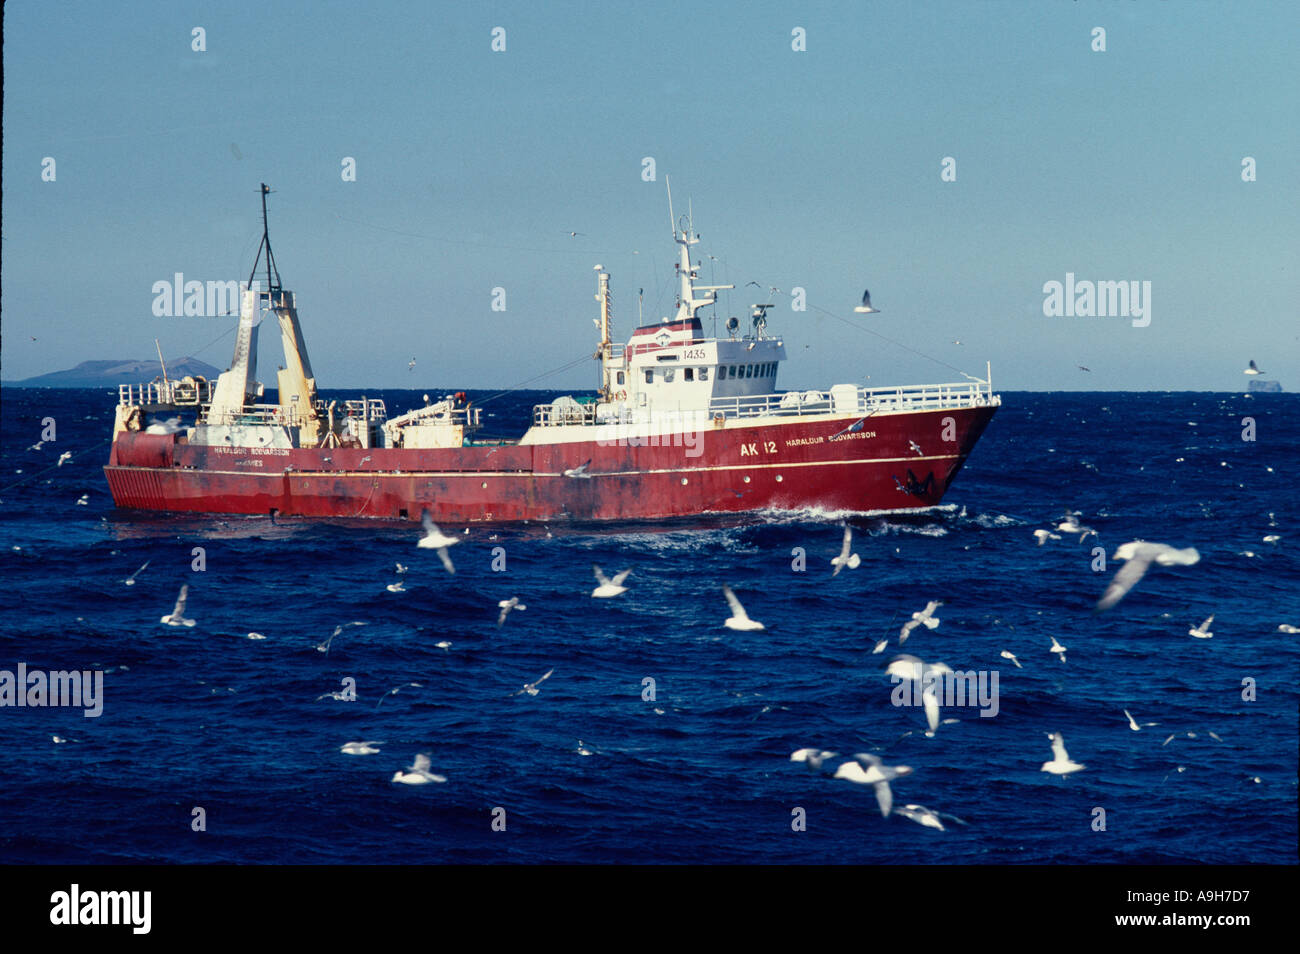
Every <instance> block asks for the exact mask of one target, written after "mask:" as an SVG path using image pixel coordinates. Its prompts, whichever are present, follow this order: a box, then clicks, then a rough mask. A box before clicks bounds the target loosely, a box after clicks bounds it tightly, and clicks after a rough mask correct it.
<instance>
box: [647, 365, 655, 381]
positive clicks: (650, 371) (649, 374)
mask: <svg viewBox="0 0 1300 954" xmlns="http://www.w3.org/2000/svg"><path fill="white" fill-rule="evenodd" d="M645 383H646V384H654V383H655V369H654V368H646V369H645Z"/></svg>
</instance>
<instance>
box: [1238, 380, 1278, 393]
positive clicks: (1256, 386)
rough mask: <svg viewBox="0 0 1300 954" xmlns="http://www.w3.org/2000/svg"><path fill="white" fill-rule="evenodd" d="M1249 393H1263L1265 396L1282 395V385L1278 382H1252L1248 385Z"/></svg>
mask: <svg viewBox="0 0 1300 954" xmlns="http://www.w3.org/2000/svg"><path fill="white" fill-rule="evenodd" d="M1246 390H1247V391H1263V392H1264V393H1265V394H1281V393H1282V385H1281V384H1280V383H1279V382H1277V381H1259V380H1252V381H1250V382H1248V383H1247V384H1246Z"/></svg>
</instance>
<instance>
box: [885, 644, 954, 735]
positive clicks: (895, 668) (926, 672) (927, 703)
mask: <svg viewBox="0 0 1300 954" xmlns="http://www.w3.org/2000/svg"><path fill="white" fill-rule="evenodd" d="M885 674H886V675H888V676H895V677H897V678H899V679H911V680H912V681H914V682H919V683H920V684H921V705H922V706H923V707H924V709H925V721H926V723H927V724H928V725H929V726H930V731H928V732H927V733H926V736H927V737H932V736H933V735H934V732H935V730H936V729H937V728H939V697H938V695H937V694H936V691H935V683H936V681H937V680H936V679H933V678H931V677H932V676H943V675H945V674H947V675H949V676H951V675H952V670H951V669H949V668H948V666H947V665H946V664H944V663H941V662H938V663H927V662H924V661H922V660H921V659H918V658H917V657H916V656H909V655H907V654H906V653H904V654H903V655H901V656H895V657H894V658H893V659H892V660H890V663H889V665H888V666H886V667H885Z"/></svg>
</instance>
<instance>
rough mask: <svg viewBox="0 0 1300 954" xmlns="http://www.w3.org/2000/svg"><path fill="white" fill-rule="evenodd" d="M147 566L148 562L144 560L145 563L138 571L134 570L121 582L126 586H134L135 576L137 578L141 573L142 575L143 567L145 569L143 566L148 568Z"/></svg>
mask: <svg viewBox="0 0 1300 954" xmlns="http://www.w3.org/2000/svg"><path fill="white" fill-rule="evenodd" d="M148 565H149V561H148V560H145V561H144V566H142V567H140V569H138V570H136V571H135V572H134V573H132V574H131V575H130V576H128V577H127V578H126V579H125V580H123V581H122V582H123V583H125V584H126V585H127V586H135V578H136V577H137V576H139V575H140V574H141V573H143V572H144V567H145V566H148Z"/></svg>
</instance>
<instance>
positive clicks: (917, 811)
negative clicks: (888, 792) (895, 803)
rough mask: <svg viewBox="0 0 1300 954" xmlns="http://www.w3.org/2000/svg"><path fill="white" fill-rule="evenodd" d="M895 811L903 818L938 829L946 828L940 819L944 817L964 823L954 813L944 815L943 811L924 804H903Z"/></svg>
mask: <svg viewBox="0 0 1300 954" xmlns="http://www.w3.org/2000/svg"><path fill="white" fill-rule="evenodd" d="M896 811H897V814H899V815H902V816H903V817H904V818H909V819H911V820H912V821H914V822H916V823H917V824H918V825H924V826H925V827H926V828H937V829H939V830H940V831H947V830H948V829H946V828H944V827H943V821H942V819H944V818H946V819H948V820H949V821H955V822H956V823H957V824H959V825H964V824H966V823H965V822H964V821H962V820H961V819H960V818H958V817H957V816H955V815H946V814H944V813H943V812H936V811H934V810H933V809H929V808H926V807H925V806H924V805H904V806H903V807H902V808H899V809H897V810H896Z"/></svg>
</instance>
